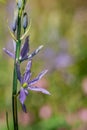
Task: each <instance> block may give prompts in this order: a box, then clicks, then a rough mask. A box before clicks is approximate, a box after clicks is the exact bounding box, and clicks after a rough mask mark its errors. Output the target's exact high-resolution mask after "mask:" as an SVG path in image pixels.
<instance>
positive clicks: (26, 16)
mask: <svg viewBox="0 0 87 130" xmlns="http://www.w3.org/2000/svg"><path fill="white" fill-rule="evenodd" d="M27 26H28V15H27V13H26V12H25V13H24V14H23V28H24V29H26V28H27Z"/></svg>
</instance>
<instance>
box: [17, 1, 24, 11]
mask: <svg viewBox="0 0 87 130" xmlns="http://www.w3.org/2000/svg"><path fill="white" fill-rule="evenodd" d="M22 4H23V0H18V1H17V5H18V8H19V9H20V8H21V7H22Z"/></svg>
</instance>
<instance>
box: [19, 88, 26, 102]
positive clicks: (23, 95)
mask: <svg viewBox="0 0 87 130" xmlns="http://www.w3.org/2000/svg"><path fill="white" fill-rule="evenodd" d="M19 100H20V102H21V104H22V105H23V104H24V101H25V100H26V93H25V91H24V89H23V88H21V89H20V94H19Z"/></svg>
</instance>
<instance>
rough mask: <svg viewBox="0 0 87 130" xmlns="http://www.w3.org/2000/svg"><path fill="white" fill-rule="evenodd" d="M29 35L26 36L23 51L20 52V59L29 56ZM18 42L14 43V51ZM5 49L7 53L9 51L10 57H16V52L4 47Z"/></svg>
mask: <svg viewBox="0 0 87 130" xmlns="http://www.w3.org/2000/svg"><path fill="white" fill-rule="evenodd" d="M28 43H29V36H27V37H26V39H25V43H24V45H23V46H22V48H21V52H20V57H19V59H20V60H22V59H27V58H28V52H29V44H28ZM15 46H16V44H15V43H14V52H15V50H16V47H15ZM3 50H4V51H5V53H7V54H8V55H9V56H10V57H12V58H13V59H14V58H15V53H12V52H10V51H9V50H7V49H6V48H3Z"/></svg>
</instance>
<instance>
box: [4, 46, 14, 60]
mask: <svg viewBox="0 0 87 130" xmlns="http://www.w3.org/2000/svg"><path fill="white" fill-rule="evenodd" d="M3 50H4V52H5V53H6V54H8V55H9V56H10V57H12V58H13V59H14V58H15V55H14V54H13V53H12V52H10V51H8V50H7V49H6V48H3Z"/></svg>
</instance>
